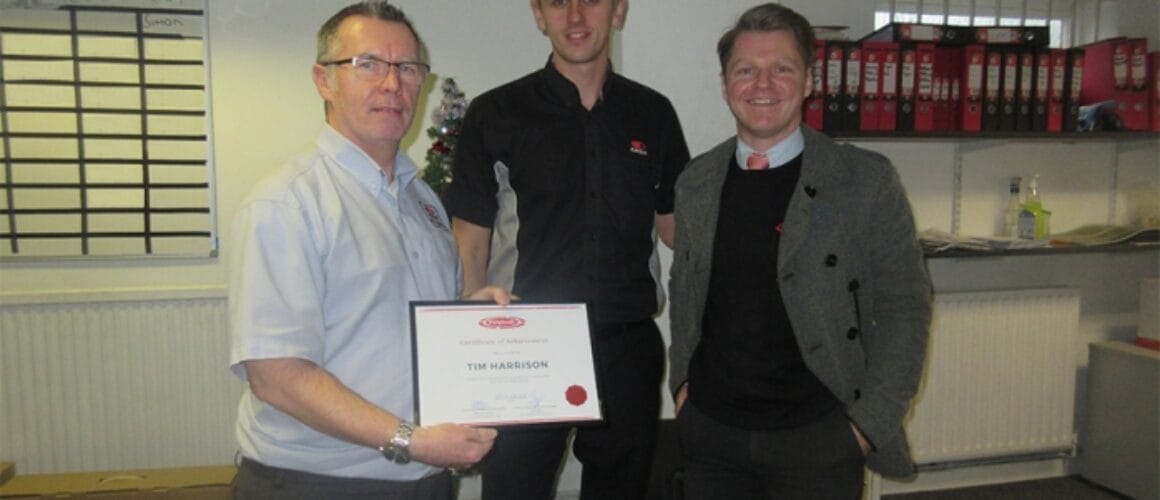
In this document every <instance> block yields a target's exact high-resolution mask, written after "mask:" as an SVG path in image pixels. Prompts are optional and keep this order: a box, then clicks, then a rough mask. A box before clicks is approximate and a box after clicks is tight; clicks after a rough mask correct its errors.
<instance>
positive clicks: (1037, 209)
mask: <svg viewBox="0 0 1160 500" xmlns="http://www.w3.org/2000/svg"><path fill="white" fill-rule="evenodd" d="M1027 190H1028V192H1027V201H1026V202H1025V203H1024V204H1023V210H1024V211H1025V212H1030V213H1031V216H1032V217H1031V221H1030V227H1029V228H1028V227H1025V226H1026V224H1027V223H1026V222H1025V220H1024V215H1023V214H1020V216H1019V237H1020V238H1034V239H1037V240H1039V239H1043V238H1046V237H1047V236H1048V235H1049V234H1050V233H1051V230H1050V227H1051V226H1050V218H1051V212H1050V211H1048V210H1046V209H1044V208H1043V200H1042V199H1041V198H1040V197H1039V174H1035V176H1033V177H1032V178H1031V183H1030V184H1028V185H1027Z"/></svg>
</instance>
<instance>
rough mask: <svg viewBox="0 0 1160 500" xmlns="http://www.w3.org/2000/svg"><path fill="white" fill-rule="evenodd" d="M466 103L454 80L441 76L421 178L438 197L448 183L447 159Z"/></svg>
mask: <svg viewBox="0 0 1160 500" xmlns="http://www.w3.org/2000/svg"><path fill="white" fill-rule="evenodd" d="M467 102H468V101H467V98H466V97H465V96H464V94H463V92H462V91H460V90H459V86H458V85H456V84H455V80H454V79H451V78H445V79H443V100H442V101H440V103H439V108H437V109H436V110H435V112H433V113H432V114H431V120H432V121H433V122H435V124H434V125H432V126H431V128H428V129H427V137H430V138H431V140H432V142H431V147H430V148H427V166H426V167H425V168H424V169H423V180H424V181H426V182H427V184H428V185H430V186H431V189H434V190H435V192H436V193H438V194H439V196H440V197H442V196H443V191H444V190H445V188H446V186H447V184H449V183H450V182H451V159H452V157H453V156H454V153H455V143H456V141H458V140H459V126H460V124H461V123H462V122H463V114H464V113H465V112H467Z"/></svg>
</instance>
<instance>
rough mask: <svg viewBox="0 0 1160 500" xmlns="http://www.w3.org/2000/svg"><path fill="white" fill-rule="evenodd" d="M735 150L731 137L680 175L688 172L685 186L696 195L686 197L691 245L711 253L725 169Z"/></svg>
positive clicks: (730, 161) (731, 161) (734, 140)
mask: <svg viewBox="0 0 1160 500" xmlns="http://www.w3.org/2000/svg"><path fill="white" fill-rule="evenodd" d="M736 150H737V140H736V138H730V139H728V140H726V141H725V142H722V143H721V144H718V145H717V146H716V147H714V148H713V149H711V150H709V151H708V152H707V153H705V155H704V157H703V158H702V159H701V161H699V162H697V168H696V169H695V170H691V171H686V172H685V174H682V175H690V177H689V181H690V182H689V185H688V188H689V189H690V190H696V193H695V195H693V196H690V197H689V201H690V203H689V205H688V207H689V210H688V212H687V215H688V216H689V217H690V220H691V221H694V220H695V222H694V223H692V224H690V226H692V228H693V231H692V234H690V235H689V236H690V239H693V240H694V244H693V245H692V246H691V247H690V248H701V249H707V250H708V252H709V254H710V255H711V254H712V249H713V239H714V238H715V237H716V232H717V231H716V229H717V217H718V214H719V212H720V210H721V188H722V186H724V184H725V174H726V173H728V170H727V168H729V167H730V166H732V164H733V160H732V157H733V153H734V152H735V151H736ZM690 194H692V193H690Z"/></svg>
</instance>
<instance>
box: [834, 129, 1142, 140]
mask: <svg viewBox="0 0 1160 500" xmlns="http://www.w3.org/2000/svg"><path fill="white" fill-rule="evenodd" d="M826 135H829V136H830V137H832V138H834V139H838V140H844V141H873V142H879V141H887V142H889V141H932V142H946V141H1017V142H1024V141H1026V142H1124V141H1147V140H1152V139H1160V132H1139V131H1124V132H886V131H882V132H869V131H867V132H853V131H851V132H826Z"/></svg>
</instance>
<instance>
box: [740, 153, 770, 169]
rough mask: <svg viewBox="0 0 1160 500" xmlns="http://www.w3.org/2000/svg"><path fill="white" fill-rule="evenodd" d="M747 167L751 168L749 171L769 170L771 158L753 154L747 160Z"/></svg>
mask: <svg viewBox="0 0 1160 500" xmlns="http://www.w3.org/2000/svg"><path fill="white" fill-rule="evenodd" d="M745 166H747V167H749V170H766V169H768V168H769V158H766V157H765V155H763V154H761V153H753V154H751V155H749V159H747V160H745Z"/></svg>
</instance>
